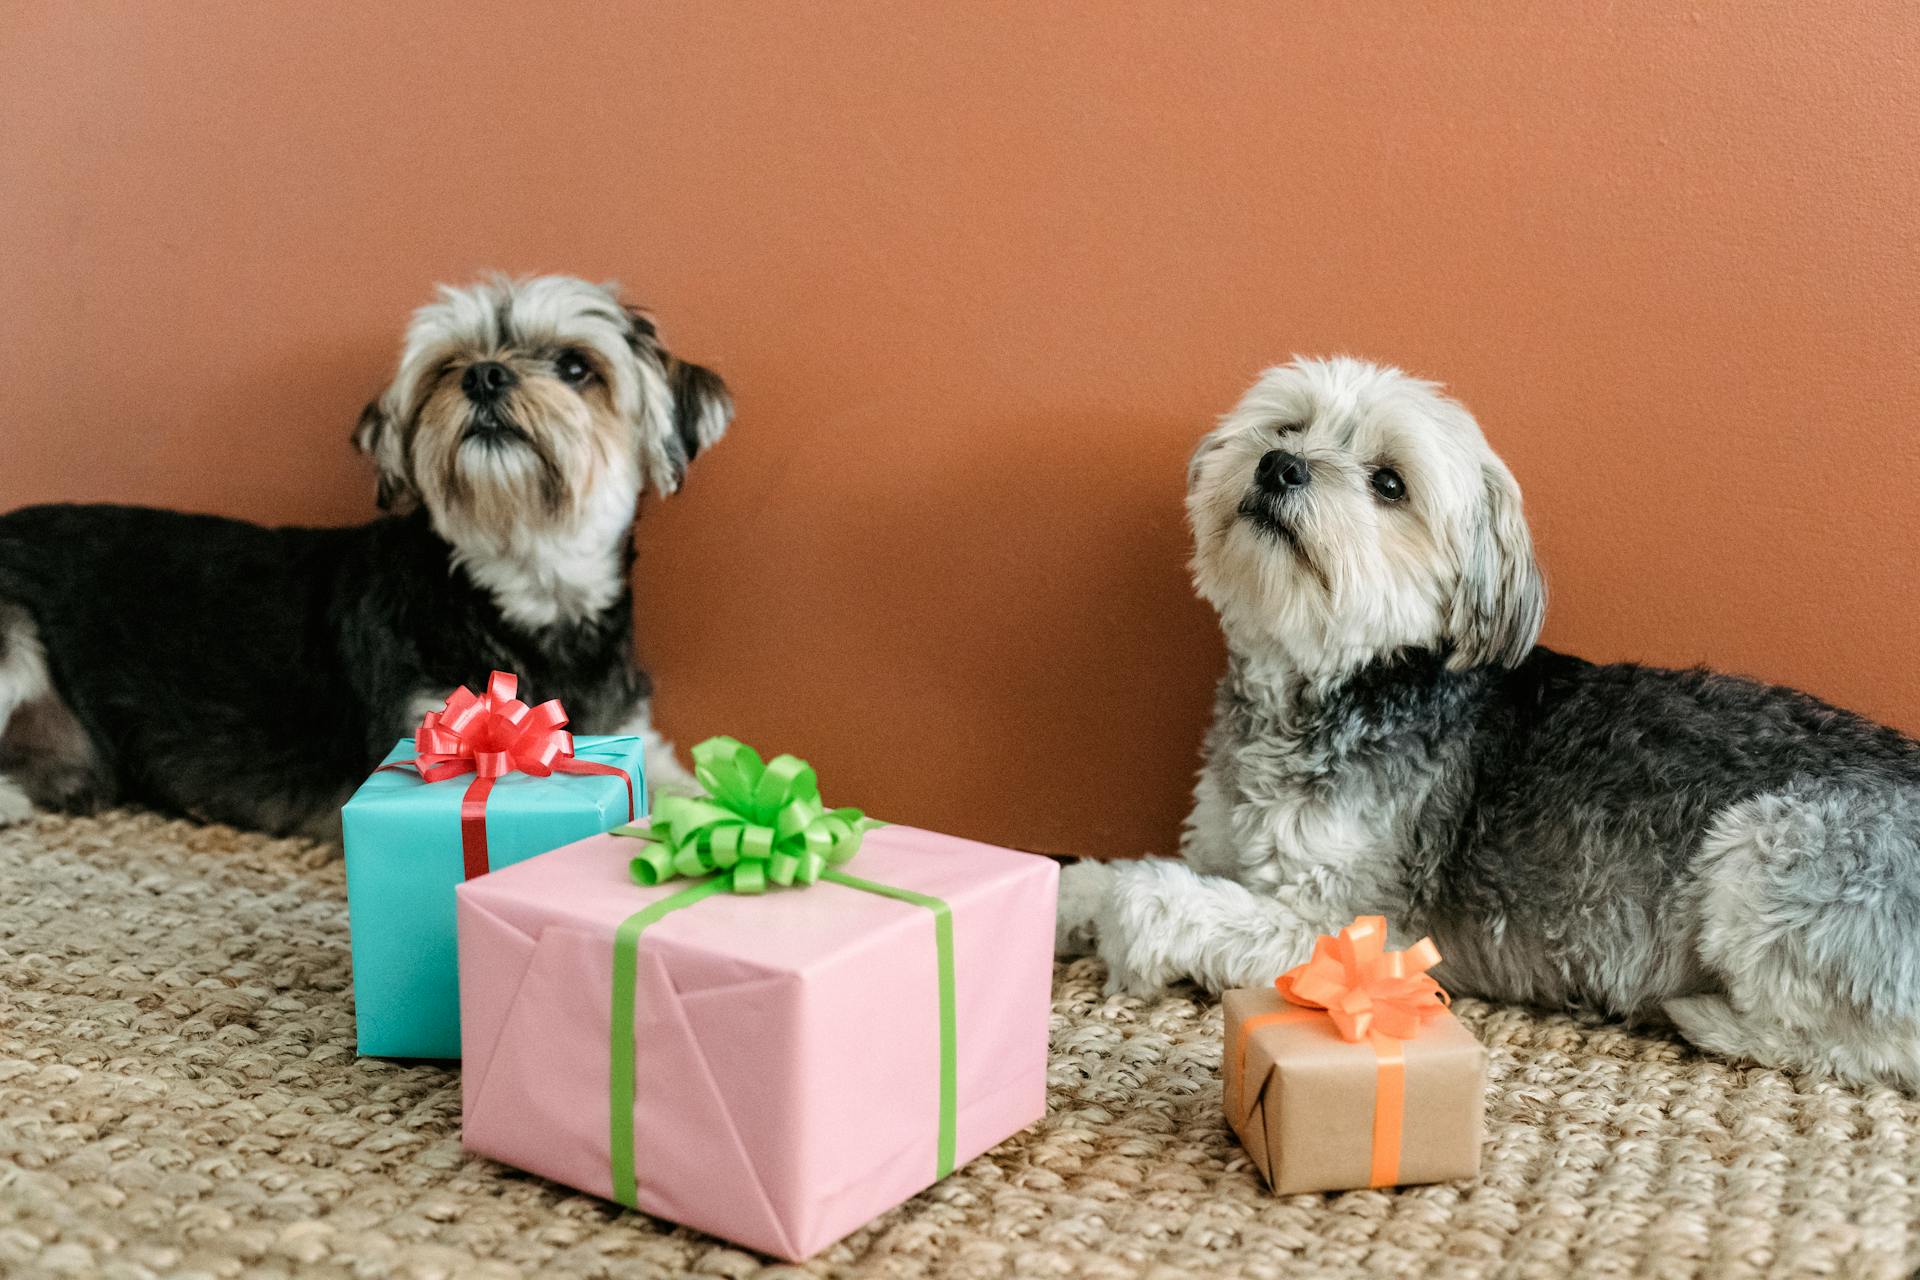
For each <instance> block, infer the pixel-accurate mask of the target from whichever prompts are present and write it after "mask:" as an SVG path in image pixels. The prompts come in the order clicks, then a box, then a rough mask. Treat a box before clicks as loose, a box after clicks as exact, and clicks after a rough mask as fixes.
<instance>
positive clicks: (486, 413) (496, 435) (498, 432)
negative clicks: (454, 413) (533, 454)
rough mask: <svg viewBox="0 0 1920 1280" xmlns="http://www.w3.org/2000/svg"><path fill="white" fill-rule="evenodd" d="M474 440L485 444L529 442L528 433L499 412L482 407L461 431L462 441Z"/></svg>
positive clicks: (464, 442) (463, 442)
mask: <svg viewBox="0 0 1920 1280" xmlns="http://www.w3.org/2000/svg"><path fill="white" fill-rule="evenodd" d="M468 442H473V443H475V444H484V445H506V444H527V443H530V441H529V440H528V438H527V433H526V432H524V431H522V430H521V429H520V428H519V427H516V426H514V425H513V423H511V422H508V421H507V420H506V419H504V418H502V417H501V416H500V415H499V413H498V412H496V411H494V410H491V409H482V410H481V411H480V412H479V413H476V414H474V415H473V421H471V422H469V423H468V424H467V429H466V430H465V431H463V432H461V433H460V443H462V444H466V443H468Z"/></svg>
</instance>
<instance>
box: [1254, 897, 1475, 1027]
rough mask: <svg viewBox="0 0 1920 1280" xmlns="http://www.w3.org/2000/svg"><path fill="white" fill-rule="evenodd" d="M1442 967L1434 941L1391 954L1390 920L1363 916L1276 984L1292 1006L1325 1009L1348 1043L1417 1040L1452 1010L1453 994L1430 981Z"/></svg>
mask: <svg viewBox="0 0 1920 1280" xmlns="http://www.w3.org/2000/svg"><path fill="white" fill-rule="evenodd" d="M1439 963H1440V950H1439V948H1438V947H1435V946H1434V945H1433V939H1432V938H1422V939H1420V941H1418V942H1416V943H1414V944H1413V945H1412V946H1410V947H1408V948H1407V949H1406V950H1405V951H1388V950H1387V920H1386V917H1385V916H1359V917H1356V918H1355V920H1354V922H1353V923H1352V924H1350V925H1348V926H1347V927H1346V928H1344V929H1342V930H1341V931H1340V932H1339V933H1337V934H1334V935H1332V936H1330V937H1328V936H1323V937H1321V938H1320V939H1318V940H1317V941H1316V942H1315V943H1314V944H1313V959H1311V960H1309V961H1307V962H1306V963H1305V964H1303V965H1296V966H1295V967H1294V968H1291V969H1289V970H1287V971H1286V972H1285V973H1283V974H1281V975H1280V976H1279V977H1278V978H1275V979H1274V980H1273V985H1274V986H1276V987H1278V988H1279V989H1280V994H1281V995H1282V996H1284V997H1285V998H1286V1000H1287V1002H1288V1003H1289V1004H1297V1005H1304V1006H1306V1007H1307V1008H1309V1009H1324V1010H1326V1012H1327V1016H1328V1017H1330V1018H1332V1019H1333V1025H1334V1028H1335V1029H1336V1030H1337V1031H1339V1032H1340V1038H1341V1039H1343V1040H1353V1041H1360V1040H1365V1039H1367V1038H1368V1037H1369V1036H1370V1035H1372V1034H1374V1033H1375V1032H1378V1033H1379V1034H1380V1035H1383V1036H1391V1037H1392V1038H1393V1039H1395V1040H1411V1039H1413V1038H1414V1037H1415V1036H1417V1035H1419V1034H1420V1028H1421V1026H1422V1025H1424V1024H1425V1023H1427V1022H1428V1021H1430V1020H1431V1019H1433V1018H1437V1017H1439V1016H1440V1014H1441V1012H1442V1011H1444V1010H1445V1009H1446V1007H1447V993H1446V992H1445V991H1442V990H1441V989H1440V984H1439V983H1437V982H1435V981H1434V980H1433V979H1432V978H1429V977H1428V976H1427V970H1429V969H1431V968H1433V966H1435V965H1436V964H1439Z"/></svg>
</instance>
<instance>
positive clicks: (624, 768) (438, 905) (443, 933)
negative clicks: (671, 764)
mask: <svg viewBox="0 0 1920 1280" xmlns="http://www.w3.org/2000/svg"><path fill="white" fill-rule="evenodd" d="M515 693H516V689H515V682H514V680H513V678H512V677H511V676H508V675H505V674H504V673H500V672H496V673H494V678H493V680H492V681H491V682H490V683H489V685H488V689H487V692H486V693H484V694H474V693H472V692H471V691H470V690H467V689H464V688H463V689H461V690H459V691H458V692H456V693H455V694H454V695H453V697H451V698H449V699H448V700H447V705H446V706H445V707H443V708H442V709H441V710H439V711H436V712H430V713H429V714H428V715H427V717H426V720H425V721H424V722H423V723H422V725H421V727H420V730H419V732H418V733H416V734H415V736H414V739H413V741H411V742H402V743H400V744H399V745H398V746H396V747H395V748H394V749H393V750H392V751H391V752H389V753H388V755H387V757H386V760H385V761H383V762H382V764H381V765H380V767H379V768H378V769H377V770H375V771H374V773H373V775H372V777H370V778H368V779H367V781H366V782H365V783H364V784H363V785H362V786H361V787H360V789H359V790H358V791H356V792H354V794H353V796H352V798H351V799H349V800H348V801H347V804H346V807H345V808H344V809H343V810H342V811H341V835H342V840H343V843H344V844H345V847H346V873H347V913H348V918H349V921H350V925H351V931H352V947H353V1000H354V1017H355V1021H356V1024H357V1028H358V1032H359V1046H360V1052H361V1053H363V1054H376V1055H379V1056H382V1057H394V1058H456V1057H458V1056H459V1055H460V991H459V978H458V975H457V973H456V971H455V957H456V949H455V940H454V902H453V889H454V886H455V885H458V884H460V883H461V882H462V881H463V880H467V879H470V878H472V877H475V876H482V875H485V874H486V873H487V872H488V871H489V870H493V869H497V868H499V867H505V866H511V865H512V864H513V863H516V862H519V861H521V860H523V859H526V858H530V857H532V856H533V855H534V854H536V853H545V852H546V851H547V850H549V849H554V848H558V847H559V846H561V845H563V844H568V843H570V842H572V841H575V840H578V839H580V837H582V836H586V835H593V834H596V833H598V832H602V831H606V830H609V829H610V828H613V827H616V826H619V825H621V824H622V823H625V822H628V821H630V820H631V819H632V818H633V817H634V816H636V808H637V807H641V806H644V804H645V798H646V787H645V782H644V779H643V777H642V773H641V754H642V744H641V741H640V739H639V738H636V737H579V738H574V737H572V736H571V735H570V734H568V733H566V732H565V731H564V730H563V729H562V728H561V726H562V725H564V724H565V723H566V712H565V709H564V708H562V707H561V706H560V704H559V703H557V702H547V703H542V704H541V705H540V706H537V707H529V706H527V705H526V704H525V703H523V702H520V701H519V700H518V699H517V698H516V697H515Z"/></svg>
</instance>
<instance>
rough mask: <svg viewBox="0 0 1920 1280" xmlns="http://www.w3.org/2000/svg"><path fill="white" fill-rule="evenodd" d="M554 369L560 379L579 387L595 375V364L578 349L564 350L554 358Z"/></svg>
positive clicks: (571, 385)
mask: <svg viewBox="0 0 1920 1280" xmlns="http://www.w3.org/2000/svg"><path fill="white" fill-rule="evenodd" d="M553 371H554V373H555V374H556V375H558V377H559V379H560V381H562V382H564V383H566V384H567V385H568V386H570V387H577V386H579V385H580V384H581V383H583V382H585V381H586V380H587V379H588V378H591V377H592V376H593V366H592V365H590V364H588V363H587V358H586V357H585V356H583V355H581V354H580V353H579V352H578V351H562V352H561V353H560V354H559V355H557V356H555V357H554V358H553Z"/></svg>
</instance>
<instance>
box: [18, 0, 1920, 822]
mask: <svg viewBox="0 0 1920 1280" xmlns="http://www.w3.org/2000/svg"><path fill="white" fill-rule="evenodd" d="M1676 8H1678V7H1677V6H1676ZM1603 9H1604V14H1603V12H1602V10H1603ZM1468 11H1471V12H1472V13H1473V14H1474V15H1476V16H1473V17H1461V16H1458V15H1459V14H1462V13H1466V12H1468ZM1576 12H1578V13H1584V14H1585V15H1586V16H1582V17H1573V16H1571V15H1573V14H1575V13H1576ZM1916 22H1917V20H1916V19H1915V17H1914V16H1913V10H1912V9H1911V8H1910V7H1909V6H1905V5H1900V4H1891V3H1889V4H1883V5H1867V4H1843V5H1802V6H1789V5H1785V4H1776V5H1745V6H1733V5H1725V6H1718V5H1715V6H1692V7H1690V8H1689V9H1688V11H1687V12H1684V13H1669V12H1666V11H1664V10H1663V9H1661V8H1659V7H1656V6H1650V5H1641V4H1631V3H1627V4H1619V5H1609V6H1604V7H1603V6H1564V7H1562V6H1536V5H1521V4H1503V5H1494V6H1484V5H1482V6H1458V5H1452V4H1444V3H1432V4H1424V5H1422V4H1399V3H1387V2H1386V0H1374V2H1372V3H1366V2H1364V0H1330V2H1329V3H1325V4H1316V5H1298V4H1291V5H1289V4H1273V3H1266V2H1264V0H1262V2H1258V3H1255V2H1249V3H1244V4H1226V5H1214V6H1207V7H1200V6H1193V5H1186V4H1162V3H1126V4H1122V3H1117V2H1113V0H1097V2H1094V0H1089V2H1088V3H1084V4H1081V5H1078V6H1074V5H1031V4H1026V3H1006V4H998V5H996V4H987V3H964V4H958V5H948V6H930V5H899V4H886V3H852V2H850V0H820V2H818V3H812V4H805V5H753V4H740V5H732V4H713V3H694V2H693V0H671V2H666V0H652V2H650V3H646V4H630V5H603V4H593V5H579V6H571V7H569V6H559V5H549V4H541V5H524V4H491V5H478V4H470V3H457V4H456V3H434V4H427V3H420V2H418V0H412V2H409V3H392V2H391V0H382V2H381V3H362V4H355V5H346V4H326V5H305V6H296V5H293V4H278V3H272V4H262V3H258V2H257V0H223V2H221V3H213V2H210V0H203V2H201V3H196V4H191V5H188V4H162V3H157V2H151V0H150V2H147V3H128V4H118V5H110V4H104V3H96V2H93V0H55V2H52V3H33V4H28V5H26V6H25V7H24V8H23V7H22V6H20V5H19V4H13V5H8V6H5V7H4V11H3V12H0V120H4V121H5V122H6V123H5V125H4V127H0V251H3V252H4V254H5V257H6V259H7V260H6V262H5V264H4V268H3V269H0V508H4V507H8V506H12V505H15V504H18V503H24V502H29V501H38V500H45V499H55V498H68V499H112V500H120V501H130V502H146V503H163V504H169V505H175V506H181V507H189V508H199V509H205V510H212V511H220V512H228V513H232V514H235V515H242V516H248V517H253V518H256V519H261V520H268V521H316V522H328V523H335V522H348V521H356V520H361V519H364V518H367V517H368V516H369V515H371V513H372V508H371V493H372V484H371V481H370V479H369V476H368V473H367V472H366V470H365V468H364V467H363V465H362V463H361V461H360V460H359V459H358V458H357V457H356V456H355V455H353V454H352V453H350V452H349V450H348V447H347V443H346V439H347V432H348V429H349V427H350V426H351V424H352V422H353V418H354V414H355V412H356V410H357V409H358V408H359V406H360V404H361V403H362V402H363V401H364V400H365V399H366V398H367V397H368V396H369V395H370V394H371V393H372V392H374V391H375V390H376V389H377V388H378V386H379V385H380V383H381V380H382V378H383V376H384V374H385V372H386V368H387V365H388V362H389V360H390V358H391V356H392V354H393V352H394V349H395V344H396V340H397V335H398V331H399V326H400V324H401V321H402V319H403V318H404V316H405V314H406V312H407V310H408V309H409V308H411V307H412V306H414V305H416V304H417V303H419V302H421V301H424V300H425V298H426V297H427V295H428V292H429V286H430V285H431V283H432V282H433V281H436V280H441V279H462V278H465V277H468V276H470V275H471V274H473V273H474V272H475V271H476V270H478V269H481V268H486V267H494V266H498V267H504V268H506V269H509V270H514V271H534V270H562V271H570V272H575V273H579V274H584V275H588V276H592V277H605V276H615V277H618V278H620V279H622V280H624V281H626V282H627V283H628V284H629V285H630V286H631V288H632V290H633V291H634V292H635V293H637V294H638V295H639V296H641V297H643V298H644V299H645V300H647V301H648V302H649V303H650V304H652V305H653V306H654V307H655V308H657V310H658V311H659V313H660V314H661V316H662V317H663V318H664V320H665V323H666V330H667V334H668V337H669V339H670V341H672V342H673V344H674V345H675V346H676V347H678V348H680V349H681V350H682V351H683V352H684V353H686V354H687V355H689V356H690V357H693V358H698V359H701V360H705V361H709V362H711V363H712V364H714V365H715V366H717V367H718V368H719V369H721V370H722V371H723V372H724V373H725V374H726V375H727V377H728V378H729V379H730V380H731V382H732V384H733V386H734V388H735V390H736V392H737V394H738V400H739V407H740V417H739V421H738V423H737V424H736V427H735V431H734V434H733V435H732V436H731V437H730V438H729V439H728V440H727V441H726V442H725V443H724V444H723V445H722V446H721V447H720V448H719V449H718V450H717V451H716V452H715V453H714V454H713V455H712V456H711V457H710V458H708V459H706V460H704V461H702V462H701V463H700V464H698V465H697V466H696V468H695V470H694V473H693V475H692V477H691V481H690V487H689V488H688V490H687V491H686V493H685V494H683V495H682V496H681V497H679V498H677V499H674V500H673V501H671V502H668V503H666V504H664V505H663V506H660V507H658V508H656V509H654V510H652V511H651V512H650V513H649V514H648V515H647V517H646V519H645V520H644V521H643V522H642V536H641V541H642V554H643V556H644V568H643V570H642V575H641V583H640V586H641V589H642V592H643V596H644V612H643V624H642V625H643V631H644V636H643V648H644V651H645V654H646V657H647V658H648V659H649V661H650V662H651V664H652V665H653V667H654V668H655V670H656V672H657V674H658V675H659V677H660V682H661V685H662V690H663V691H662V693H661V696H660V702H659V714H660V719H661V720H662V722H663V723H664V724H665V726H666V727H667V728H668V729H669V730H670V731H672V732H673V733H674V734H676V735H677V736H678V737H679V738H680V739H681V740H682V742H683V743H685V742H687V741H690V740H692V739H695V738H698V737H700V736H703V735H705V734H707V733H710V732H714V731H718V730H728V731H731V732H734V733H736V734H739V735H741V736H743V737H746V738H748V739H749V740H752V741H754V742H757V743H761V744H764V745H766V746H768V747H770V748H784V749H790V750H794V751H797V752H800V753H803V754H806V755H809V756H811V757H812V758H813V759H814V761H815V763H816V764H818V765H819V766H820V767H821V769H822V772H823V774H824V775H825V777H826V779H827V780H828V794H829V798H830V799H832V800H835V801H841V802H847V803H860V804H864V805H866V806H867V807H868V808H869V809H870V810H873V811H876V812H878V813H881V814H884V815H888V816H891V817H895V818H899V819H906V820H912V821H916V822H921V823H925V824H931V825H937V826H942V827H946V828H950V829H953V830H956V831H961V832H965V833H969V834H976V835H980V836H985V837H988V838H992V839H997V840H1003V841H1008V842H1011V843H1015V844H1020V845H1025V846H1027V847H1032V848H1042V849H1050V850H1069V851H1098V852H1103V853H1128V852H1136V851H1141V850H1151V851H1166V850H1168V849H1169V848H1170V847H1171V845H1172V842H1173V838H1174V833H1175V830H1176V827H1177V824H1178V822H1179V819H1180V817H1181V815H1182V813H1183V810H1184V804H1185V796H1186V791H1187V788H1188V783H1189V779H1190V776H1191V770H1192V767H1193V764H1194V762H1195V752H1196V745H1197V742H1198V738H1199V733H1200V730H1201V727H1202V725H1203V722H1204V719H1205V715H1206V710H1207V700H1208V687H1209V685H1210V682H1211V680H1212V678H1213V676H1214V674H1215V672H1216V670H1217V668H1218V666H1219V662H1220V651H1219V647H1218V642H1217V640H1216V638H1215V632H1214V629H1213V626H1212V622H1211V618H1210V616H1209V615H1208V614H1207V613H1206V612H1205V611H1204V610H1203V609H1202V608H1201V607H1199V606H1198V605H1196V604H1195V603H1194V602H1193V601H1192V599H1191V596H1190V594H1189V592H1188V590H1187V587H1186V581H1185V574H1184V570H1183V567H1182V564H1183V560H1184V556H1185V546H1184V538H1183V533H1182V528H1181V523H1180V496H1181V483H1182V474H1183V465H1182V464H1183V462H1184V459H1185V456H1186V454H1187V451H1188V449H1189V448H1190V447H1191V445H1192V443H1193V441H1194V440H1195V439H1196V438H1197V437H1198V436H1199V434H1200V432H1201V431H1202V430H1203V429H1204V428H1205V427H1206V425H1207V424H1208V422H1209V420H1210V419H1211V418H1212V417H1213V416H1214V415H1215V414H1217V413H1219V412H1221V411H1222V410H1224V409H1225V408H1226V407H1227V406H1228V405H1229V404H1230V403H1231V402H1232V401H1233V399H1234V398H1235V397H1236V396H1237V395H1238V394H1239V392H1240V391H1241V390H1242V389H1243V388H1244V386H1245V385H1246V384H1247V383H1248V382H1249V381H1250V380H1251V378H1252V376H1253V375H1254V373H1255V372H1256V371H1257V370H1258V369H1259V368H1260V367H1261V366H1262V365H1263V364H1266V363H1270V362H1273V361H1275V360H1279V359H1283V358H1285V357H1286V356H1287V355H1288V354H1289V353H1290V352H1294V351H1301V352H1331V351H1351V352H1355V353H1360V354H1366V355H1371V356H1375V357H1378V358H1383V359H1386V360H1390V361H1394V362H1397V363H1400V364H1403V365H1405V366H1408V367H1410V368H1412V369H1415V370H1418V371H1420V372H1424V373H1427V374H1430V375H1433V376H1437V377H1440V378H1443V379H1445V380H1447V381H1449V382H1450V383H1452V384H1453V386H1454V387H1455V388H1456V389H1457V391H1458V392H1459V394H1460V395H1461V396H1463V397H1464V398H1465V399H1466V401H1467V402H1468V404H1469V405H1471V406H1472V407H1473V408H1474V409H1475V410H1476V411H1477V412H1478V413H1479V414H1480V416H1481V418H1482V421H1483V422H1484V423H1485V425H1486V427H1487V430H1488V433H1489V435H1490V436H1491V438H1492V439H1493V441H1494V442H1495V444H1496V446H1497V447H1499V448H1500V449H1502V450H1503V451H1504V452H1505V454H1506V455H1507V457H1508V459H1509V460H1510V461H1511V463H1512V464H1513V467H1514V470H1515V472H1516V473H1517V474H1518V475H1519V477H1520V479H1521V482H1522V484H1523V485H1524V486H1525V488H1526V490H1527V494H1528V498H1529V501H1530V505H1531V508H1532V511H1533V518H1534V524H1535V529H1536V532H1537V534H1538V536H1539V540H1540V544H1541V548H1542V553H1543V557H1544V560H1545V564H1546V567H1547V570H1548V573H1549V575H1550V578H1551V581H1552V586H1553V589H1554V602H1553V605H1552V608H1551V611H1550V615H1549V624H1548V633H1547V635H1548V639H1549V641H1550V642H1552V643H1555V644H1558V645H1561V646H1564V647H1571V648H1574V649H1577V650H1579V651H1582V652H1585V653H1588V654H1590V655H1593V656H1598V657H1606V658H1626V657H1632V658H1643V659H1649V660H1654V661H1660V662H1669V663H1689V662H1694V661H1700V660H1705V661H1710V662H1713V663H1717V664H1720V665H1723V666H1726V667H1730V668H1734V669H1737V670H1741V671H1747V672H1752V673H1755V674H1758V675H1762V676H1767V677H1772V678H1777V679H1781V680H1789V681H1794V682H1797V683H1800V684H1802V685H1805V686H1807V687H1809V688H1811V689H1813V690H1815V691H1817V692H1819V693H1821V694H1823V695H1825V696H1827V697H1829V698H1832V699H1835V700H1838V701H1841V702H1844V703H1848V704H1851V705H1854V706H1856V707H1858V708H1860V709H1862V710H1864V711H1867V712H1871V713H1874V714H1876V715H1878V716H1880V717H1883V718H1886V719H1889V720H1891V721H1893V722H1894V723H1896V724H1899V725H1901V726H1903V727H1905V728H1907V729H1909V730H1920V655H1916V637H1917V636H1920V627H1917V626H1916V622H1920V603H1916V601H1917V600H1920V596H1917V595H1916V592H1915V587H1914V581H1913V579H1914V574H1913V564H1914V557H1915V548H1916V545H1920V515H1917V514H1916V502H1920V415H1916V412H1915V411H1916V407H1920V406H1917V403H1916V402H1917V401H1920V364H1917V363H1916V359H1915V354H1916V348H1917V343H1916V339H1917V338H1920V288H1916V286H1917V285H1920V269H1917V268H1916V250H1917V248H1920V214H1916V210H1917V209H1920V165H1917V162H1916V157H1920V107H1917V106H1916V104H1917V103H1920V94H1917V93H1916V92H1915V89H1916V82H1915V68H1916V66H1920V30H1917V28H1916Z"/></svg>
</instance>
